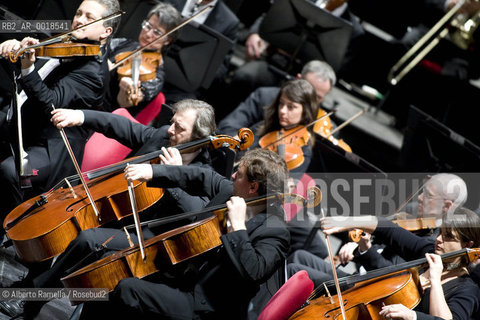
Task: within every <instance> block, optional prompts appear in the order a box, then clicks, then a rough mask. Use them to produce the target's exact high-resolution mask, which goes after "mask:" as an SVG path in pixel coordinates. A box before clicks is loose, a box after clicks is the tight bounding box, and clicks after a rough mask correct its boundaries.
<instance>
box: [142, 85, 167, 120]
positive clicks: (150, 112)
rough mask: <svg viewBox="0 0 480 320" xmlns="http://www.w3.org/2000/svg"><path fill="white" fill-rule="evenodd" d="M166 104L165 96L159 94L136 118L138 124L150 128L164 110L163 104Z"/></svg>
mask: <svg viewBox="0 0 480 320" xmlns="http://www.w3.org/2000/svg"><path fill="white" fill-rule="evenodd" d="M164 103H165V95H164V94H163V93H161V92H160V93H159V94H158V95H157V96H156V97H155V99H153V100H152V101H151V102H150V103H149V104H148V105H147V106H146V107H145V108H143V109H142V110H141V111H140V112H139V113H138V114H137V116H136V117H135V119H137V121H138V122H140V123H141V124H144V125H146V126H148V125H149V124H150V123H151V122H152V121H153V119H155V118H156V117H157V116H158V115H159V114H160V111H161V110H162V104H164Z"/></svg>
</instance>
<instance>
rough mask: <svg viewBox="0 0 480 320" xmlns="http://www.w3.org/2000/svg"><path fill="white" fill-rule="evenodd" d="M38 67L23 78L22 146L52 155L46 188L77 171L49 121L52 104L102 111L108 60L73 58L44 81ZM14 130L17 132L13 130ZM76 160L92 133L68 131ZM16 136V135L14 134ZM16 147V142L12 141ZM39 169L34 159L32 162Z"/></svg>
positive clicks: (81, 129)
mask: <svg viewBox="0 0 480 320" xmlns="http://www.w3.org/2000/svg"><path fill="white" fill-rule="evenodd" d="M42 63H43V61H38V62H36V64H35V65H36V68H35V70H34V71H32V72H31V73H30V74H28V75H27V76H25V77H20V79H19V83H20V86H21V88H22V89H23V90H24V91H25V93H26V94H27V97H28V99H27V100H26V101H25V103H24V104H23V106H22V111H21V112H22V126H23V144H24V148H25V149H26V151H27V153H28V148H29V147H32V146H44V147H46V148H47V150H48V154H49V156H50V168H51V172H50V176H49V178H48V181H47V183H46V184H47V186H46V187H47V188H48V187H50V186H52V185H53V183H55V182H57V181H58V180H61V179H62V178H63V177H65V176H68V175H70V174H73V173H74V172H75V170H74V166H73V164H72V161H71V160H70V158H69V155H68V153H67V150H66V148H65V145H64V143H63V141H62V138H61V136H60V134H59V132H58V130H57V129H56V128H55V127H54V126H53V125H52V123H51V122H50V118H51V116H50V111H51V110H52V109H51V107H52V105H53V106H55V108H69V109H83V108H89V109H99V108H101V107H102V99H103V94H104V84H105V82H104V81H105V77H106V72H107V71H106V70H107V65H106V60H100V59H96V58H87V59H81V58H79V59H72V60H70V61H68V62H63V63H62V64H61V65H59V66H57V67H56V68H55V69H54V70H53V71H52V72H50V73H49V74H48V76H47V77H46V78H45V79H44V80H43V81H42V80H41V78H40V76H39V74H38V69H39V67H38V66H37V65H39V64H42ZM11 130H15V129H14V128H11ZM65 133H66V134H67V137H68V139H69V142H70V144H71V147H72V149H73V152H74V154H75V156H76V157H77V159H82V157H83V149H84V146H85V142H86V139H87V138H88V135H89V132H88V131H87V130H85V128H81V127H74V128H66V129H65ZM12 136H13V135H12ZM12 142H13V143H14V145H16V142H14V141H12ZM30 161H31V165H32V168H36V163H35V159H30Z"/></svg>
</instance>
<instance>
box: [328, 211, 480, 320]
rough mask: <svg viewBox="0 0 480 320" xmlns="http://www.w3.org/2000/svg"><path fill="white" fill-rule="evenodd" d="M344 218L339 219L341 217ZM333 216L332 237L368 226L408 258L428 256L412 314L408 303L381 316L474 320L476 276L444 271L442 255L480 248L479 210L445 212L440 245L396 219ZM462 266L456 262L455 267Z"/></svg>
mask: <svg viewBox="0 0 480 320" xmlns="http://www.w3.org/2000/svg"><path fill="white" fill-rule="evenodd" d="M337 219H338V218H337ZM341 220H342V221H341V222H340V221H338V220H336V219H335V218H333V217H327V218H323V219H322V220H321V223H322V229H323V231H324V232H325V233H326V234H333V233H337V232H342V231H346V230H350V229H351V228H355V227H358V228H362V230H365V231H367V232H369V233H372V234H373V235H375V236H377V237H379V238H382V239H383V240H384V241H387V242H389V243H391V244H392V245H393V246H395V248H396V249H397V252H398V253H399V254H400V255H401V256H402V257H404V258H405V259H407V260H410V259H415V258H423V257H426V259H427V261H428V265H429V269H428V270H427V271H426V272H424V273H423V274H421V275H420V284H421V285H422V288H423V290H424V292H423V296H422V300H421V301H420V303H419V304H418V305H417V306H416V307H415V309H414V310H410V309H408V308H407V307H405V306H404V305H403V304H401V303H399V304H393V305H386V306H383V307H382V310H381V311H380V315H381V316H383V317H385V318H386V319H403V320H412V319H419V320H420V319H434V318H442V319H455V320H468V319H470V318H472V317H473V316H474V314H475V313H476V312H478V310H479V306H480V301H479V297H480V289H479V288H478V286H477V284H475V283H474V282H473V280H472V279H471V278H470V276H469V273H468V270H467V268H466V267H467V266H464V267H460V268H458V267H457V268H452V269H451V270H450V269H449V268H444V267H443V264H442V259H441V257H440V256H439V255H440V254H444V253H449V252H454V251H458V250H460V249H463V248H478V246H479V245H480V228H479V226H480V217H479V216H478V215H477V214H476V213H475V212H473V211H471V210H469V209H467V208H464V207H459V208H457V209H455V210H454V211H449V212H447V213H446V214H444V217H443V220H442V221H443V222H442V225H441V228H440V233H439V234H438V235H437V237H436V240H435V243H432V242H431V241H428V239H426V238H422V237H419V236H416V235H414V234H413V233H411V232H410V231H407V230H405V229H403V228H401V227H399V226H398V225H396V224H394V223H393V222H391V221H386V220H381V219H379V218H377V217H374V216H370V217H369V219H366V216H362V217H361V218H360V219H356V217H348V218H347V219H345V218H344V217H342V219H341ZM455 262H458V261H454V262H453V263H455Z"/></svg>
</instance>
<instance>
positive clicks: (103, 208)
mask: <svg viewBox="0 0 480 320" xmlns="http://www.w3.org/2000/svg"><path fill="white" fill-rule="evenodd" d="M238 136H239V137H240V140H235V139H233V138H232V137H230V136H226V135H219V136H215V137H207V138H204V139H201V140H198V141H193V142H189V143H186V144H183V145H180V146H178V147H177V149H179V150H180V152H181V153H185V152H191V151H192V150H193V149H197V148H200V147H202V146H205V145H210V147H212V148H219V147H229V148H231V149H233V150H244V149H246V148H248V147H250V145H251V144H252V142H253V133H252V132H251V130H250V129H240V131H239V133H238ZM160 154H161V151H155V152H152V153H149V154H147V155H144V156H139V157H134V158H130V159H126V160H124V161H122V162H119V163H116V164H114V165H111V166H109V167H106V168H102V169H99V170H95V171H93V172H90V173H87V174H86V176H87V177H88V179H90V181H89V183H88V185H89V190H90V193H91V195H92V198H93V203H94V204H95V206H93V205H92V203H91V202H90V201H89V199H88V198H87V196H86V191H85V189H84V188H83V187H82V185H76V186H74V187H71V186H69V187H63V181H62V182H60V183H59V184H57V186H56V187H55V188H54V189H52V190H50V191H49V192H47V193H45V194H42V195H40V196H37V197H34V198H32V199H30V200H27V201H25V202H23V203H22V204H20V205H19V206H17V207H16V208H15V209H13V210H12V211H11V212H10V213H9V214H8V215H7V217H6V218H5V220H4V222H3V227H4V229H5V231H6V234H7V236H8V237H9V238H10V239H11V240H12V243H13V245H14V247H15V249H16V252H17V254H18V255H19V256H20V257H21V258H22V259H23V260H25V261H27V262H39V261H44V260H47V259H50V258H52V257H54V256H56V255H58V254H60V253H62V252H63V251H64V250H65V249H66V247H67V246H68V244H69V243H70V242H71V241H72V240H73V239H75V237H76V236H77V235H78V233H79V232H80V231H81V230H86V229H89V228H96V227H99V226H102V225H104V224H105V223H108V222H112V221H117V220H120V219H123V218H124V217H126V216H129V215H131V214H132V210H131V207H130V204H129V197H128V183H127V181H126V180H125V178H124V176H123V170H124V169H125V167H126V165H127V164H128V163H130V164H132V163H143V162H147V161H150V162H151V163H158V162H159V160H158V159H159V158H158V156H159V155H160ZM66 182H67V184H68V185H70V182H69V181H68V180H67V179H66ZM59 185H62V187H58V186H59ZM134 191H135V197H136V199H137V210H138V211H143V210H145V209H146V208H148V207H150V206H152V205H153V204H155V203H156V202H157V201H158V200H160V199H161V197H162V196H163V189H161V188H151V187H147V185H146V183H141V182H139V181H136V182H135V183H134ZM95 207H96V208H98V211H99V213H98V216H97V213H96V211H95V209H94V208H95Z"/></svg>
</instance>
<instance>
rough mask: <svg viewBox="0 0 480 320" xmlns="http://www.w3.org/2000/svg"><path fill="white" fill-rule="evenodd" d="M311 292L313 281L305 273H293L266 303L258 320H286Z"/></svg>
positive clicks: (302, 271)
mask: <svg viewBox="0 0 480 320" xmlns="http://www.w3.org/2000/svg"><path fill="white" fill-rule="evenodd" d="M312 291H313V281H312V280H310V278H309V277H308V274H307V271H305V270H301V271H299V272H297V273H295V274H294V275H293V276H292V277H290V279H288V280H287V282H285V284H284V285H283V286H282V287H281V288H280V289H279V290H278V291H277V293H275V295H274V296H273V297H272V298H271V299H270V300H269V301H268V303H267V305H266V306H265V307H264V308H263V310H262V312H261V313H260V315H259V316H258V320H286V319H288V318H289V317H290V316H291V315H292V314H293V313H295V311H297V310H298V309H299V308H300V307H301V306H302V305H303V304H304V303H305V301H307V299H308V297H309V296H310V294H311V293H312Z"/></svg>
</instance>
